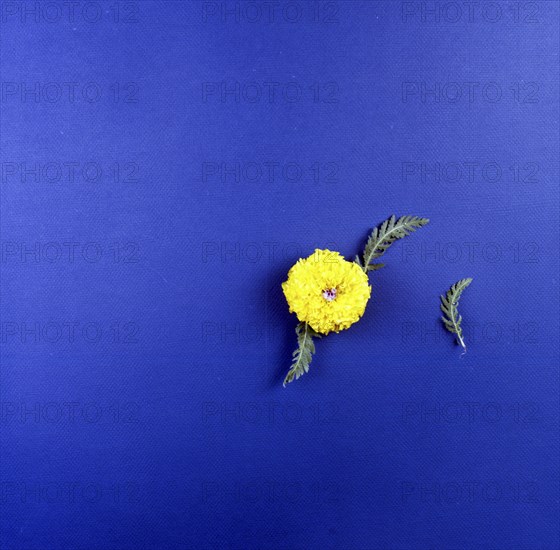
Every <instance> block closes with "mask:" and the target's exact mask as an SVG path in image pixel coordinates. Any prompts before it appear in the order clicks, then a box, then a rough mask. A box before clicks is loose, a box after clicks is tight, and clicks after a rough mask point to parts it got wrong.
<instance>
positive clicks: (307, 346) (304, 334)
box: [284, 323, 321, 387]
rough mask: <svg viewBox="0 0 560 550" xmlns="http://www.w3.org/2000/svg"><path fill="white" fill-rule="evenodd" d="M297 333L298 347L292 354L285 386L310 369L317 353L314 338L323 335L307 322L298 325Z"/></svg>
mask: <svg viewBox="0 0 560 550" xmlns="http://www.w3.org/2000/svg"><path fill="white" fill-rule="evenodd" d="M296 334H297V339H298V348H297V349H296V351H294V353H293V354H292V356H293V359H292V366H291V367H290V370H289V371H288V374H287V375H286V378H285V379H284V387H286V384H289V383H290V382H291V381H292V380H293V379H294V378H295V379H296V380H297V379H298V378H299V377H300V376H302V375H303V374H305V373H306V372H308V371H309V365H310V363H311V360H312V358H313V354H314V353H315V343H314V342H313V338H320V337H321V335H320V334H318V333H317V332H315V331H314V330H313V329H312V328H311V327H310V326H309V325H308V324H307V323H299V324H298V326H297V327H296Z"/></svg>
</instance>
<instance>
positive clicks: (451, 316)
mask: <svg viewBox="0 0 560 550" xmlns="http://www.w3.org/2000/svg"><path fill="white" fill-rule="evenodd" d="M471 283H472V279H471V278H467V279H461V280H460V281H457V282H456V283H455V284H454V285H453V286H452V287H451V288H450V289H449V290H448V291H447V293H446V295H445V297H444V296H440V299H441V304H440V306H439V307H440V309H441V311H442V312H443V315H444V316H442V318H441V320H442V321H443V324H444V325H445V328H446V329H447V330H448V331H449V332H452V333H453V334H456V335H457V343H458V344H460V345H461V347H462V348H463V350H464V352H466V351H467V346H466V345H465V341H464V340H463V329H462V328H461V321H462V320H463V318H462V317H461V315H459V311H458V309H457V307H458V305H459V298H460V297H461V294H463V290H465V288H467V287H468V286H469V285H470V284H471Z"/></svg>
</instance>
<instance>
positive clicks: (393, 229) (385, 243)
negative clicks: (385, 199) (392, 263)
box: [360, 215, 430, 273]
mask: <svg viewBox="0 0 560 550" xmlns="http://www.w3.org/2000/svg"><path fill="white" fill-rule="evenodd" d="M429 221H430V220H428V219H427V218H418V217H416V216H401V217H400V218H399V219H398V220H397V219H396V218H395V216H394V215H393V216H391V217H390V218H389V219H388V220H385V221H384V222H383V223H382V224H381V225H380V226H379V227H376V228H375V229H374V230H373V232H372V233H371V235H370V236H369V239H368V241H367V243H366V247H365V250H364V261H363V265H362V264H360V265H361V267H362V269H363V270H364V271H365V272H366V273H367V272H368V271H371V270H375V269H380V268H381V267H383V265H384V264H373V265H370V264H371V262H372V261H373V260H375V259H377V258H379V257H380V256H382V255H383V254H385V252H386V251H387V249H388V248H389V247H390V246H391V245H392V244H393V243H394V242H395V241H396V240H397V239H402V238H403V237H406V236H407V235H410V234H411V233H412V232H414V231H416V230H417V229H418V228H420V227H422V226H423V225H426V224H427V223H429Z"/></svg>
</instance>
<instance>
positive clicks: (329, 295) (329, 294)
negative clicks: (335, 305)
mask: <svg viewBox="0 0 560 550" xmlns="http://www.w3.org/2000/svg"><path fill="white" fill-rule="evenodd" d="M323 298H324V299H325V300H327V302H332V301H333V300H334V299H335V298H336V288H327V289H326V290H323Z"/></svg>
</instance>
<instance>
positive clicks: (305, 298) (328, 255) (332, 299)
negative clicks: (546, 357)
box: [282, 249, 371, 334]
mask: <svg viewBox="0 0 560 550" xmlns="http://www.w3.org/2000/svg"><path fill="white" fill-rule="evenodd" d="M282 289H283V291H284V295H285V296H286V299H287V300H288V305H289V306H290V313H293V312H295V313H296V315H297V317H298V319H299V320H300V321H302V322H306V323H308V324H309V326H310V327H311V328H312V329H313V330H314V331H315V332H320V333H322V334H328V333H329V332H331V331H334V332H340V331H341V330H343V329H346V328H348V327H349V326H350V325H352V324H353V323H355V322H356V321H358V320H359V319H360V317H361V316H362V315H363V314H364V310H365V308H366V304H367V301H368V300H369V297H370V295H371V287H370V286H369V284H368V277H367V275H366V274H365V273H364V270H363V269H362V268H361V267H360V266H359V265H358V264H356V263H354V262H348V261H346V260H345V259H344V258H343V257H342V256H341V255H340V254H339V253H338V252H332V251H330V250H319V249H316V250H315V252H314V253H313V254H311V256H309V257H308V258H304V259H299V260H298V261H297V263H296V264H295V265H294V266H293V267H292V268H291V269H290V271H289V273H288V280H287V281H286V282H284V283H282Z"/></svg>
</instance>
